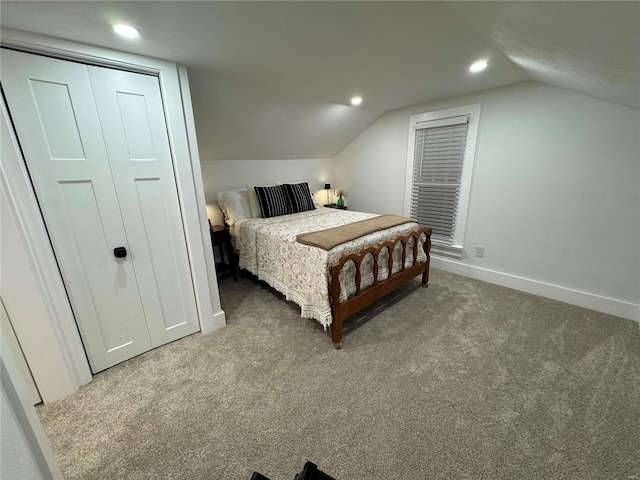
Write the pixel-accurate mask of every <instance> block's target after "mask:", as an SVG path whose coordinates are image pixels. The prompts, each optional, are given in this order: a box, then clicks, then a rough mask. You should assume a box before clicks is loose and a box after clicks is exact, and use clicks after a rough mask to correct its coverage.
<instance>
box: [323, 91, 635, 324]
mask: <svg viewBox="0 0 640 480" xmlns="http://www.w3.org/2000/svg"><path fill="white" fill-rule="evenodd" d="M478 102H480V103H482V113H481V116H480V130H479V135H478V147H477V153H476V165H475V172H474V178H473V184H472V190H471V202H470V206H469V212H468V218H467V231H466V238H465V242H464V249H465V254H464V256H463V258H462V261H461V262H452V261H447V260H438V259H435V260H434V263H433V264H434V266H436V267H439V268H445V269H449V270H452V271H457V272H459V273H463V274H466V275H470V276H474V277H477V278H482V279H485V280H488V281H493V282H494V283H500V284H504V285H507V286H511V287H513V288H518V289H521V290H525V291H530V292H532V293H536V294H541V295H545V296H549V297H551V298H556V299H559V300H563V301H567V302H569V303H574V304H578V305H582V306H586V307H589V308H594V309H598V310H601V311H605V312H608V313H613V314H616V315H620V316H624V317H627V318H632V319H635V320H638V317H639V315H640V313H639V312H640V307H639V306H638V304H640V142H639V140H638V132H640V112H638V111H637V110H634V109H630V108H627V107H622V106H619V105H615V104H612V103H607V102H604V101H600V100H596V99H593V98H590V97H586V96H583V95H580V94H575V93H572V92H569V91H566V90H562V89H559V88H555V87H550V86H547V85H543V84H539V83H536V82H526V83H520V84H516V85H512V86H508V87H502V88H497V89H492V90H487V91H483V92H477V93H474V94H470V95H465V96H461V97H454V98H449V99H446V100H441V101H437V102H431V103H426V104H422V105H417V106H413V107H410V108H405V109H401V110H395V111H392V112H388V113H387V114H385V115H383V116H382V117H381V118H380V119H379V120H378V121H376V122H375V123H374V124H373V125H372V126H371V127H370V128H369V129H367V130H366V131H365V132H364V133H363V134H362V135H360V136H359V137H358V138H357V139H356V140H354V141H353V142H352V143H351V144H350V145H349V146H348V147H347V148H345V149H344V150H343V151H342V152H340V153H339V154H338V155H337V156H336V158H335V170H334V176H335V179H336V182H337V183H340V184H341V185H342V186H343V187H344V188H345V189H346V190H347V191H348V192H349V202H350V207H351V208H352V209H355V210H364V211H371V212H378V213H397V214H403V213H405V212H403V199H404V178H405V165H406V159H407V141H408V127H409V116H410V115H412V114H416V113H423V112H428V111H432V110H439V109H443V108H450V107H454V106H460V105H467V104H472V103H478ZM475 245H483V246H485V256H484V257H483V258H477V257H475V256H473V252H474V247H475Z"/></svg>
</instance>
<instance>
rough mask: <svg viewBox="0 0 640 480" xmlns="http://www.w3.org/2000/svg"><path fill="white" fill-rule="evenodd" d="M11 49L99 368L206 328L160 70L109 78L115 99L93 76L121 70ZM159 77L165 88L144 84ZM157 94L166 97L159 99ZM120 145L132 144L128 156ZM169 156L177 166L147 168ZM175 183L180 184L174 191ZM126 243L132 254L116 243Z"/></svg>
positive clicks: (9, 76)
mask: <svg viewBox="0 0 640 480" xmlns="http://www.w3.org/2000/svg"><path fill="white" fill-rule="evenodd" d="M1 61H2V86H3V90H4V92H5V95H6V98H7V103H8V105H9V109H10V111H11V116H12V119H13V122H14V125H15V128H16V131H17V135H18V138H19V140H20V144H21V147H22V149H23V152H24V154H25V158H26V161H27V166H28V169H29V174H30V176H31V179H32V182H33V184H34V187H35V190H36V195H37V197H38V201H39V203H40V208H41V210H42V213H43V216H44V219H45V223H46V225H47V229H48V232H49V236H50V238H51V242H52V245H53V249H54V252H55V254H56V258H57V260H58V264H59V266H60V270H61V273H62V276H63V279H64V282H65V286H66V288H67V293H68V295H69V298H70V301H71V305H72V307H73V311H74V315H75V317H76V322H77V324H78V327H79V329H80V334H81V336H82V340H83V343H84V345H85V350H86V352H87V355H88V357H89V363H90V364H91V368H92V370H93V371H94V372H98V371H100V370H103V369H105V368H108V367H110V366H112V365H115V364H116V363H119V362H122V361H124V360H126V359H128V358H131V357H133V356H135V355H138V354H140V353H142V352H144V351H146V350H149V349H150V348H152V347H155V346H158V345H161V344H162V343H166V342H168V341H171V340H175V339H176V338H179V337H181V336H184V335H187V334H189V333H193V332H195V331H197V330H198V321H197V315H196V310H195V300H194V296H193V295H194V294H193V289H192V283H191V277H190V273H189V266H188V261H187V257H186V245H185V241H184V234H183V233H182V232H183V230H182V222H181V220H180V214H179V206H178V202H177V193H176V191H175V181H174V177H173V171H172V164H171V156H170V152H169V150H168V142H167V138H166V137H167V133H166V126H165V123H164V115H163V109H162V101H161V99H160V95H159V85H158V81H157V79H156V78H154V77H149V76H146V75H137V74H126V75H131V77H130V78H135V77H140V79H141V86H140V87H138V88H137V89H136V88H134V87H133V86H131V85H129V87H127V88H124V89H123V92H120V91H119V90H118V86H113V87H112V88H111V87H109V88H111V90H113V91H114V92H118V94H115V96H116V97H118V98H117V102H115V103H114V104H113V105H108V106H107V107H105V106H104V105H103V104H104V103H105V102H109V99H107V98H106V97H105V95H106V93H105V91H107V90H108V88H107V87H105V85H102V86H100V85H98V87H97V88H96V93H95V95H94V87H93V85H92V82H96V83H97V84H99V83H100V81H101V78H100V77H101V76H102V75H104V77H105V78H110V79H113V77H112V74H113V72H116V73H119V72H117V71H115V70H111V69H106V68H99V67H88V66H86V65H83V64H79V63H74V62H68V61H63V60H57V59H51V58H46V57H41V56H38V55H32V54H25V53H19V52H14V51H8V50H4V49H3V51H2V57H1ZM149 80H152V81H153V82H155V90H157V94H155V96H154V95H151V96H149V95H147V94H146V93H145V91H144V90H145V89H148V88H150V87H149V85H150V83H149ZM130 82H131V83H135V82H134V81H133V80H130ZM120 93H122V95H120ZM112 97H113V95H112ZM153 102H156V103H157V102H159V104H156V105H152V106H151V107H149V104H150V103H153ZM97 105H102V107H103V108H104V112H98V107H97ZM143 105H144V107H143ZM114 109H115V110H114ZM151 109H154V110H153V111H150V110H151ZM145 110H146V112H145ZM144 115H146V118H144ZM151 115H153V116H151ZM162 130H163V131H164V142H160V143H158V141H157V139H156V138H154V137H155V136H157V135H158V133H157V132H159V131H162ZM118 132H120V133H118ZM149 139H151V140H149ZM149 142H150V143H149ZM107 143H108V144H109V145H107ZM136 149H138V150H136ZM143 149H146V150H144V151H143ZM155 149H160V150H162V152H161V154H159V153H157V152H156V151H155ZM120 151H127V152H129V153H128V154H127V155H121V156H119V157H118V156H117V155H116V153H117V152H120ZM138 152H139V153H140V155H139V154H138ZM110 155H116V157H117V158H114V159H111V158H110ZM159 163H167V164H168V169H167V168H166V167H163V168H164V170H163V168H156V169H155V170H154V167H150V168H148V169H147V170H146V171H141V170H142V169H139V168H137V165H138V164H146V165H157V164H159ZM130 164H134V165H135V166H128V165H130ZM123 172H124V173H123ZM167 172H168V173H169V175H170V178H166V177H165V175H166V174H167ZM116 183H122V185H120V186H116ZM164 184H172V185H173V192H172V194H167V192H166V191H165V190H163V189H162V187H160V186H159V185H164ZM165 195H166V196H165ZM170 203H171V204H174V203H175V205H172V206H171V207H168V206H167V205H168V204H170ZM176 212H177V218H176ZM173 230H177V231H178V232H179V235H182V243H181V244H180V245H176V242H178V240H177V238H176V237H177V236H176V235H175V234H174V233H173V232H172V231H173ZM120 247H123V248H124V249H126V252H127V255H126V256H123V257H122V256H120V257H118V256H116V255H115V249H116V248H120ZM176 250H177V252H178V253H176ZM166 265H169V267H166ZM171 275H173V276H174V277H175V278H173V279H172V280H171V281H167V280H166V278H164V277H165V276H171ZM172 281H173V284H172V283H171V282H172ZM175 285H179V286H180V288H177V289H175V290H173V291H172V292H171V291H170V290H172V286H175ZM185 291H186V292H187V293H190V295H188V294H187V293H185ZM167 332H169V333H168V334H167Z"/></svg>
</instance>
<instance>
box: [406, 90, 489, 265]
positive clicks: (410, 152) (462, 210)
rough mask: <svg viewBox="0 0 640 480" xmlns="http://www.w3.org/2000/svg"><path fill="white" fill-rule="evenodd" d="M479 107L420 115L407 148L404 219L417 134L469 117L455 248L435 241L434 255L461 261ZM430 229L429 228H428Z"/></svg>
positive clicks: (408, 208) (413, 118)
mask: <svg viewBox="0 0 640 480" xmlns="http://www.w3.org/2000/svg"><path fill="white" fill-rule="evenodd" d="M481 105H482V104H480V103H475V104H471V105H464V106H460V107H453V108H447V109H444V110H437V111H433V112H425V113H419V114H415V115H411V116H410V117H409V139H408V144H407V145H408V146H407V162H406V170H405V189H404V215H405V216H411V191H412V188H413V163H414V149H415V140H416V130H419V129H420V128H416V127H419V126H420V125H421V124H423V123H425V122H431V121H435V120H442V119H445V118H449V117H459V116H468V118H469V126H468V130H467V144H466V147H465V154H464V160H463V164H462V176H461V178H460V194H459V197H458V208H457V214H456V227H455V231H454V234H453V244H452V245H448V244H445V243H442V242H439V241H438V240H433V241H432V250H431V251H432V253H435V254H440V255H445V256H449V257H454V258H462V255H463V253H464V239H465V230H466V226H467V213H468V211H469V201H470V199H471V184H472V180H473V171H474V166H475V157H476V147H477V143H478V127H479V123H480V110H481ZM427 226H428V225H427Z"/></svg>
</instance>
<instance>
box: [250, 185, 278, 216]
mask: <svg viewBox="0 0 640 480" xmlns="http://www.w3.org/2000/svg"><path fill="white" fill-rule="evenodd" d="M274 185H276V184H275V183H267V184H265V185H258V186H259V187H273V186H274ZM245 187H247V192H248V193H249V205H251V214H252V215H253V218H262V210H260V202H258V195H257V194H256V190H255V188H254V185H249V184H246V185H245Z"/></svg>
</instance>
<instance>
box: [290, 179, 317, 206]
mask: <svg viewBox="0 0 640 480" xmlns="http://www.w3.org/2000/svg"><path fill="white" fill-rule="evenodd" d="M284 188H285V189H286V191H287V196H288V197H289V203H290V204H291V207H292V208H293V213H298V212H306V211H307V210H315V208H316V206H315V205H314V204H313V198H311V192H310V191H309V184H308V183H306V182H305V183H285V184H284Z"/></svg>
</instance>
